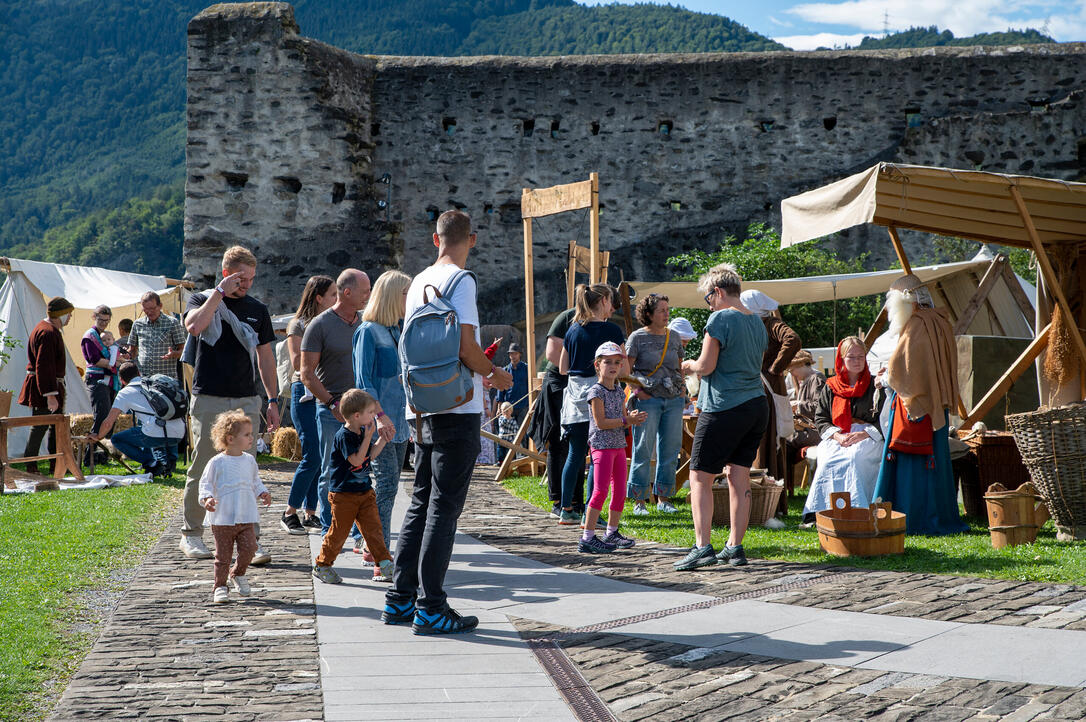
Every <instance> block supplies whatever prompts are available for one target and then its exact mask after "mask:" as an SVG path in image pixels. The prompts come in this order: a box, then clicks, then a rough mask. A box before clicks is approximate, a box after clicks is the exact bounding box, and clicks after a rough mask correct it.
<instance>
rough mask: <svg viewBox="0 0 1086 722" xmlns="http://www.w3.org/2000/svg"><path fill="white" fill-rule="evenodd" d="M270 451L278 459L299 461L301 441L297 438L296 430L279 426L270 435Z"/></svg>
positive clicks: (300, 457)
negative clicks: (271, 435)
mask: <svg viewBox="0 0 1086 722" xmlns="http://www.w3.org/2000/svg"><path fill="white" fill-rule="evenodd" d="M271 451H272V455H273V456H278V457H279V458H280V459H289V460H290V461H301V459H302V443H301V442H300V441H299V440H298V432H297V431H295V430H294V429H292V428H290V427H289V426H282V427H280V428H279V429H278V430H277V431H276V432H275V436H274V437H272V445H271Z"/></svg>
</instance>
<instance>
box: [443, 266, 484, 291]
mask: <svg viewBox="0 0 1086 722" xmlns="http://www.w3.org/2000/svg"><path fill="white" fill-rule="evenodd" d="M468 276H471V278H472V280H473V281H475V292H476V294H478V292H479V279H478V278H477V277H476V275H475V273H473V272H472V271H466V270H464V269H460V270H459V271H457V272H456V273H454V274H453V275H451V276H449V278H448V280H446V281H445V285H444V286H443V287H442V289H441V290H440V291H439V293H440V294H441V295H442V296H452V294H453V291H455V290H456V287H457V286H459V285H460V282H461V281H463V280H464V279H465V278H467V277H468Z"/></svg>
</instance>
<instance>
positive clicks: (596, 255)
mask: <svg viewBox="0 0 1086 722" xmlns="http://www.w3.org/2000/svg"><path fill="white" fill-rule="evenodd" d="M588 179H589V180H590V181H591V182H592V210H591V211H590V213H589V218H588V223H589V235H588V250H589V254H590V255H589V257H588V263H589V268H588V282H589V283H599V281H600V174H599V173H589V174H588Z"/></svg>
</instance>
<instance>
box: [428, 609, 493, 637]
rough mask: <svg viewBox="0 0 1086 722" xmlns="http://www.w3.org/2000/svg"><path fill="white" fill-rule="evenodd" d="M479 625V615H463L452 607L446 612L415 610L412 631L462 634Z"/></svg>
mask: <svg viewBox="0 0 1086 722" xmlns="http://www.w3.org/2000/svg"><path fill="white" fill-rule="evenodd" d="M478 626H479V618H478V617H461V616H460V615H459V614H457V613H456V611H455V610H454V609H452V608H451V607H447V608H446V609H445V611H444V612H424V611H423V610H421V609H419V610H417V611H416V612H415V621H414V622H413V623H412V624H411V631H413V632H414V633H415V634H462V633H464V632H470V631H472V630H473V629H475V628H476V627H478Z"/></svg>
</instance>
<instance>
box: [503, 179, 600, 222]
mask: <svg viewBox="0 0 1086 722" xmlns="http://www.w3.org/2000/svg"><path fill="white" fill-rule="evenodd" d="M592 175H593V176H596V174H595V173H593V174H592ZM597 188H598V186H593V181H591V180H586V181H581V182H579V183H567V184H566V185H560V186H551V187H550V188H525V189H524V190H522V191H521V195H520V216H521V218H539V217H541V216H550V215H554V214H555V213H562V212H564V211H576V210H579V209H581V208H591V207H593V200H592V199H593V190H594V189H597Z"/></svg>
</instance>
